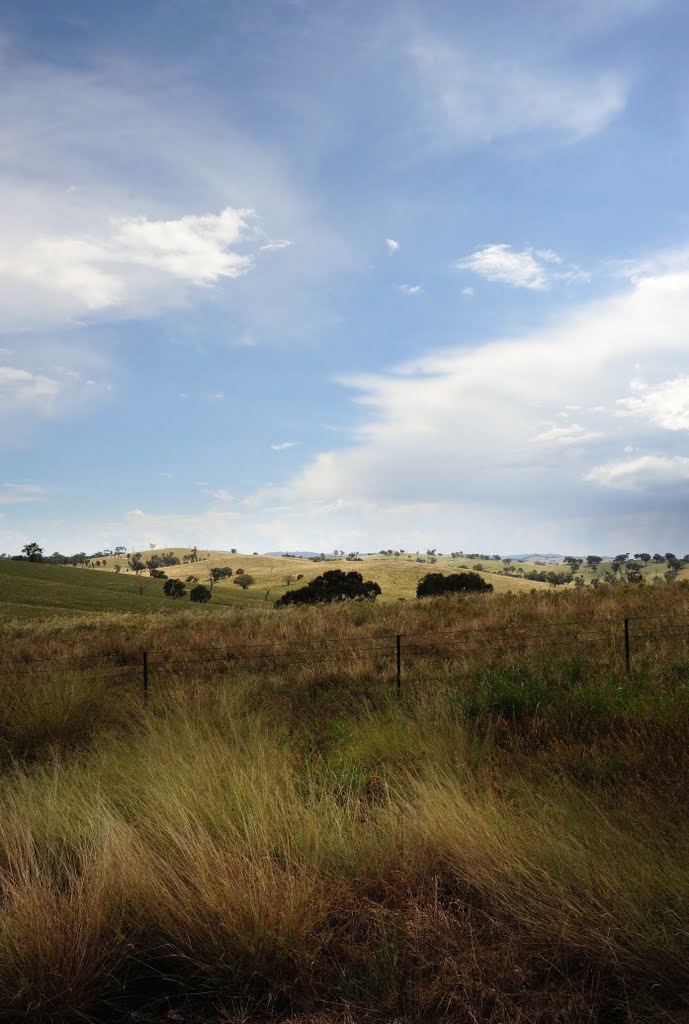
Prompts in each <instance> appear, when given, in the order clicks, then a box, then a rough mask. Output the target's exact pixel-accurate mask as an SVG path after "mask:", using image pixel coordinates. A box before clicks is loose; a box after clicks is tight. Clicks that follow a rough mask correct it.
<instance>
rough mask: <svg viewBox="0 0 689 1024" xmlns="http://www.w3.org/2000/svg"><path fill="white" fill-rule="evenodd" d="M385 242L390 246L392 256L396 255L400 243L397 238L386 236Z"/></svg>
mask: <svg viewBox="0 0 689 1024" xmlns="http://www.w3.org/2000/svg"><path fill="white" fill-rule="evenodd" d="M385 244H386V245H387V247H388V252H389V253H390V255H391V256H394V255H395V253H396V252H399V249H400V243H399V242H398V241H397V240H396V239H395V238H386V239H385Z"/></svg>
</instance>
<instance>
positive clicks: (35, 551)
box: [22, 541, 43, 562]
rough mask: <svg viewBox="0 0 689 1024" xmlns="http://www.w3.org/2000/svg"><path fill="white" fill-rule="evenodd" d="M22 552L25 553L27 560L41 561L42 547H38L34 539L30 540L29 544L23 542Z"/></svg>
mask: <svg viewBox="0 0 689 1024" xmlns="http://www.w3.org/2000/svg"><path fill="white" fill-rule="evenodd" d="M22 553H23V554H24V555H26V558H27V559H28V561H29V562H42V561H43V548H42V547H40V546H39V545H38V544H37V543H36V541H31V543H30V544H25V545H24V547H23V548H22Z"/></svg>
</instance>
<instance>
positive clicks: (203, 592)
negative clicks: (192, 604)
mask: <svg viewBox="0 0 689 1024" xmlns="http://www.w3.org/2000/svg"><path fill="white" fill-rule="evenodd" d="M189 597H190V598H191V600H192V601H196V602H197V603H198V604H205V603H206V601H210V599H211V592H210V590H209V589H208V587H204V585H203V583H199V585H198V587H193V588H192V590H191V591H190V593H189Z"/></svg>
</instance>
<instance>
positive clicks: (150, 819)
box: [0, 563, 689, 1024]
mask: <svg viewBox="0 0 689 1024" xmlns="http://www.w3.org/2000/svg"><path fill="white" fill-rule="evenodd" d="M354 567H358V564H356V563H355V566H354ZM38 568H40V567H38ZM46 568H50V567H46ZM313 569H314V570H317V569H319V566H317V565H315V564H313ZM66 572H68V573H72V574H79V575H80V576H85V577H88V578H90V579H94V580H98V579H99V578H100V579H106V580H108V581H111V580H113V579H115V578H116V577H115V575H114V574H107V575H106V574H104V573H98V572H95V571H91V570H74V569H68V570H66ZM371 575H374V574H373V573H371ZM144 582H147V583H148V582H150V583H151V584H153V583H154V581H144ZM122 584H126V585H127V586H128V585H129V584H132V585H133V586H135V587H136V586H137V585H138V582H137V581H136V580H131V579H130V580H127V579H123V580H119V581H118V582H117V584H116V585H117V586H121V585H122ZM68 585H69V584H65V586H68ZM156 586H159V584H156ZM234 589H235V590H239V588H234ZM117 593H118V594H120V591H117ZM121 593H122V594H123V595H125V591H122V592H121ZM214 597H215V595H214ZM139 598H140V595H139V594H138V591H136V590H135V591H134V593H133V594H130V593H129V591H126V600H130V599H131V600H132V601H133V605H132V608H133V609H134V610H119V611H118V610H110V611H102V612H92V613H91V614H84V613H83V610H82V609H77V610H76V611H77V613H76V614H72V615H69V614H67V613H66V610H65V608H64V606H62V613H61V614H60V615H58V616H52V615H50V614H47V611H48V609H47V607H45V608H44V609H43V614H42V615H41V617H34V618H33V619H27V620H25V621H21V620H20V619H16V618H15V619H10V618H4V619H2V620H0V647H1V650H2V655H1V657H0V661H1V662H2V667H3V672H2V684H1V685H2V689H3V694H2V698H3V699H2V712H1V713H0V771H1V775H0V815H1V819H2V822H3V827H2V829H1V830H0V887H1V888H0V1006H1V1007H2V1009H3V1012H4V1014H5V1016H6V1017H7V1018H8V1019H17V1020H20V1019H21V1020H36V1021H45V1022H48V1021H55V1020H63V1019H64V1020H66V1019H81V1020H84V1019H85V1020H107V1021H113V1020H117V1021H122V1022H123V1024H124V1022H125V1021H127V1022H131V1021H139V1022H151V1024H152V1022H154V1021H160V1020H164V1019H180V1018H182V1019H183V1020H185V1021H198V1022H201V1021H206V1022H211V1021H213V1022H219V1021H236V1022H239V1021H243V1022H245V1024H246V1022H247V1021H254V1020H255V1021H267V1020H271V1021H274V1020H298V1021H300V1022H304V1021H312V1022H314V1024H316V1022H319V1024H324V1022H333V1024H335V1022H337V1024H342V1022H344V1021H347V1022H359V1021H361V1022H363V1021H390V1022H392V1021H402V1020H404V1021H414V1022H416V1021H418V1022H421V1021H427V1020H429V1019H446V1020H453V1021H458V1022H464V1021H466V1022H469V1021H472V1022H475V1021H481V1022H483V1021H487V1022H492V1024H507V1022H509V1024H513V1022H515V1021H516V1022H523V1024H526V1022H527V1021H528V1022H531V1021H539V1022H543V1024H545V1022H546V1021H549V1022H550V1021H559V1022H562V1024H569V1022H572V1024H573V1022H575V1021H576V1022H579V1021H589V1022H594V1021H599V1022H608V1021H618V1020H619V1021H638V1022H642V1021H644V1022H648V1021H652V1020H653V1021H655V1020H658V1021H660V1020H666V1021H667V1020H669V1021H677V1022H679V1021H680V1020H682V1019H684V1018H683V1016H682V1015H683V1014H685V1013H686V1010H687V991H688V990H689V930H688V929H687V923H686V922H687V920H689V877H688V875H687V870H686V863H687V852H688V851H689V813H688V812H687V810H686V808H687V806H689V805H688V804H687V796H689V790H688V788H687V779H689V755H688V753H687V744H686V736H687V731H688V730H689V642H688V641H689V636H688V634H687V631H686V629H685V628H684V625H685V624H686V623H689V588H687V587H685V586H684V585H666V586H663V587H654V588H643V587H628V588H619V589H615V590H613V589H605V590H603V589H601V588H599V589H598V590H597V591H577V590H573V589H572V590H547V589H546V590H544V591H539V590H537V589H536V588H534V589H532V588H529V589H528V590H526V589H525V590H523V591H522V592H520V593H512V594H505V595H500V594H497V595H490V596H487V597H483V596H478V597H473V598H470V597H465V598H460V599H446V598H440V599H429V600H425V601H404V602H399V601H394V602H393V601H391V602H389V603H387V604H385V603H383V604H375V605H370V604H358V603H353V604H351V605H348V606H340V607H332V606H330V607H312V608H288V609H284V610H279V611H275V610H273V609H272V608H271V607H270V605H269V604H267V603H266V602H263V603H259V604H257V605H256V607H254V608H251V607H248V606H240V605H235V606H232V607H229V606H228V607H225V608H223V609H222V611H221V613H219V614H206V613H207V612H208V611H209V609H208V608H205V609H204V608H202V609H196V608H194V607H193V606H190V605H189V603H186V606H185V608H184V610H181V611H180V610H179V609H178V610H177V612H176V614H174V615H172V614H170V613H169V611H168V610H167V609H166V607H165V606H161V607H157V606H153V605H150V606H147V608H148V610H145V611H141V610H140V609H141V604H139V605H137V604H136V600H138V599H139ZM122 599H123V600H124V599H125V597H123V598H122ZM151 600H152V599H151ZM169 604H170V605H174V604H175V602H172V601H170V602H169ZM33 607H34V608H35V606H33ZM625 618H628V619H629V620H630V622H631V623H632V627H633V629H632V635H633V638H634V639H633V643H634V650H633V653H634V657H633V660H632V663H631V671H630V672H629V673H627V672H626V668H625V659H624V648H623V642H622V633H621V624H622V623H623V621H624V619H625ZM642 624H645V625H642ZM397 634H401V635H402V636H403V638H404V652H405V656H404V666H403V667H404V674H403V680H402V682H403V686H402V690H401V693H400V694H399V695H398V693H397V691H396V686H395V662H394V644H393V640H394V637H395V636H396V635H397ZM448 638H449V639H451V642H448V643H447V644H445V646H443V643H444V641H445V640H448ZM141 650H147V651H149V652H151V656H152V664H153V670H152V673H151V679H150V690H149V693H148V700H147V702H146V703H145V704H144V702H143V700H142V691H141V679H140V667H141V666H140V662H139V661H138V660H137V661H135V662H134V663H133V667H131V669H130V665H129V661H128V657H129V655H130V654H132V652H133V653H134V654H138V652H140V651H141ZM213 651H222V652H224V653H223V656H222V657H220V658H219V660H217V659H216V660H213V659H212V658H210V654H211V653H212V652H213ZM238 651H244V652H245V653H246V652H247V651H249V652H254V654H252V656H251V657H247V658H244V659H238V660H234V659H233V652H234V653H236V652H238ZM266 651H270V652H273V653H271V654H270V655H269V656H266ZM276 652H277V653H276ZM284 652H291V653H290V654H289V656H284ZM156 658H157V660H156ZM104 666H106V667H105V668H104ZM66 936H69V941H65V937H66Z"/></svg>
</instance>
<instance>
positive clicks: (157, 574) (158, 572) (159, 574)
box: [148, 569, 167, 580]
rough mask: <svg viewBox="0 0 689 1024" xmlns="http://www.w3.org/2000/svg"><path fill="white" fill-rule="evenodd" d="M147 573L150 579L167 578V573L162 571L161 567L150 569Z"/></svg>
mask: <svg viewBox="0 0 689 1024" xmlns="http://www.w3.org/2000/svg"><path fill="white" fill-rule="evenodd" d="M148 575H149V576H150V577H151V579H152V580H166V579H167V573H166V572H163V570H162V569H151V571H150V572H149V574H148Z"/></svg>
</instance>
